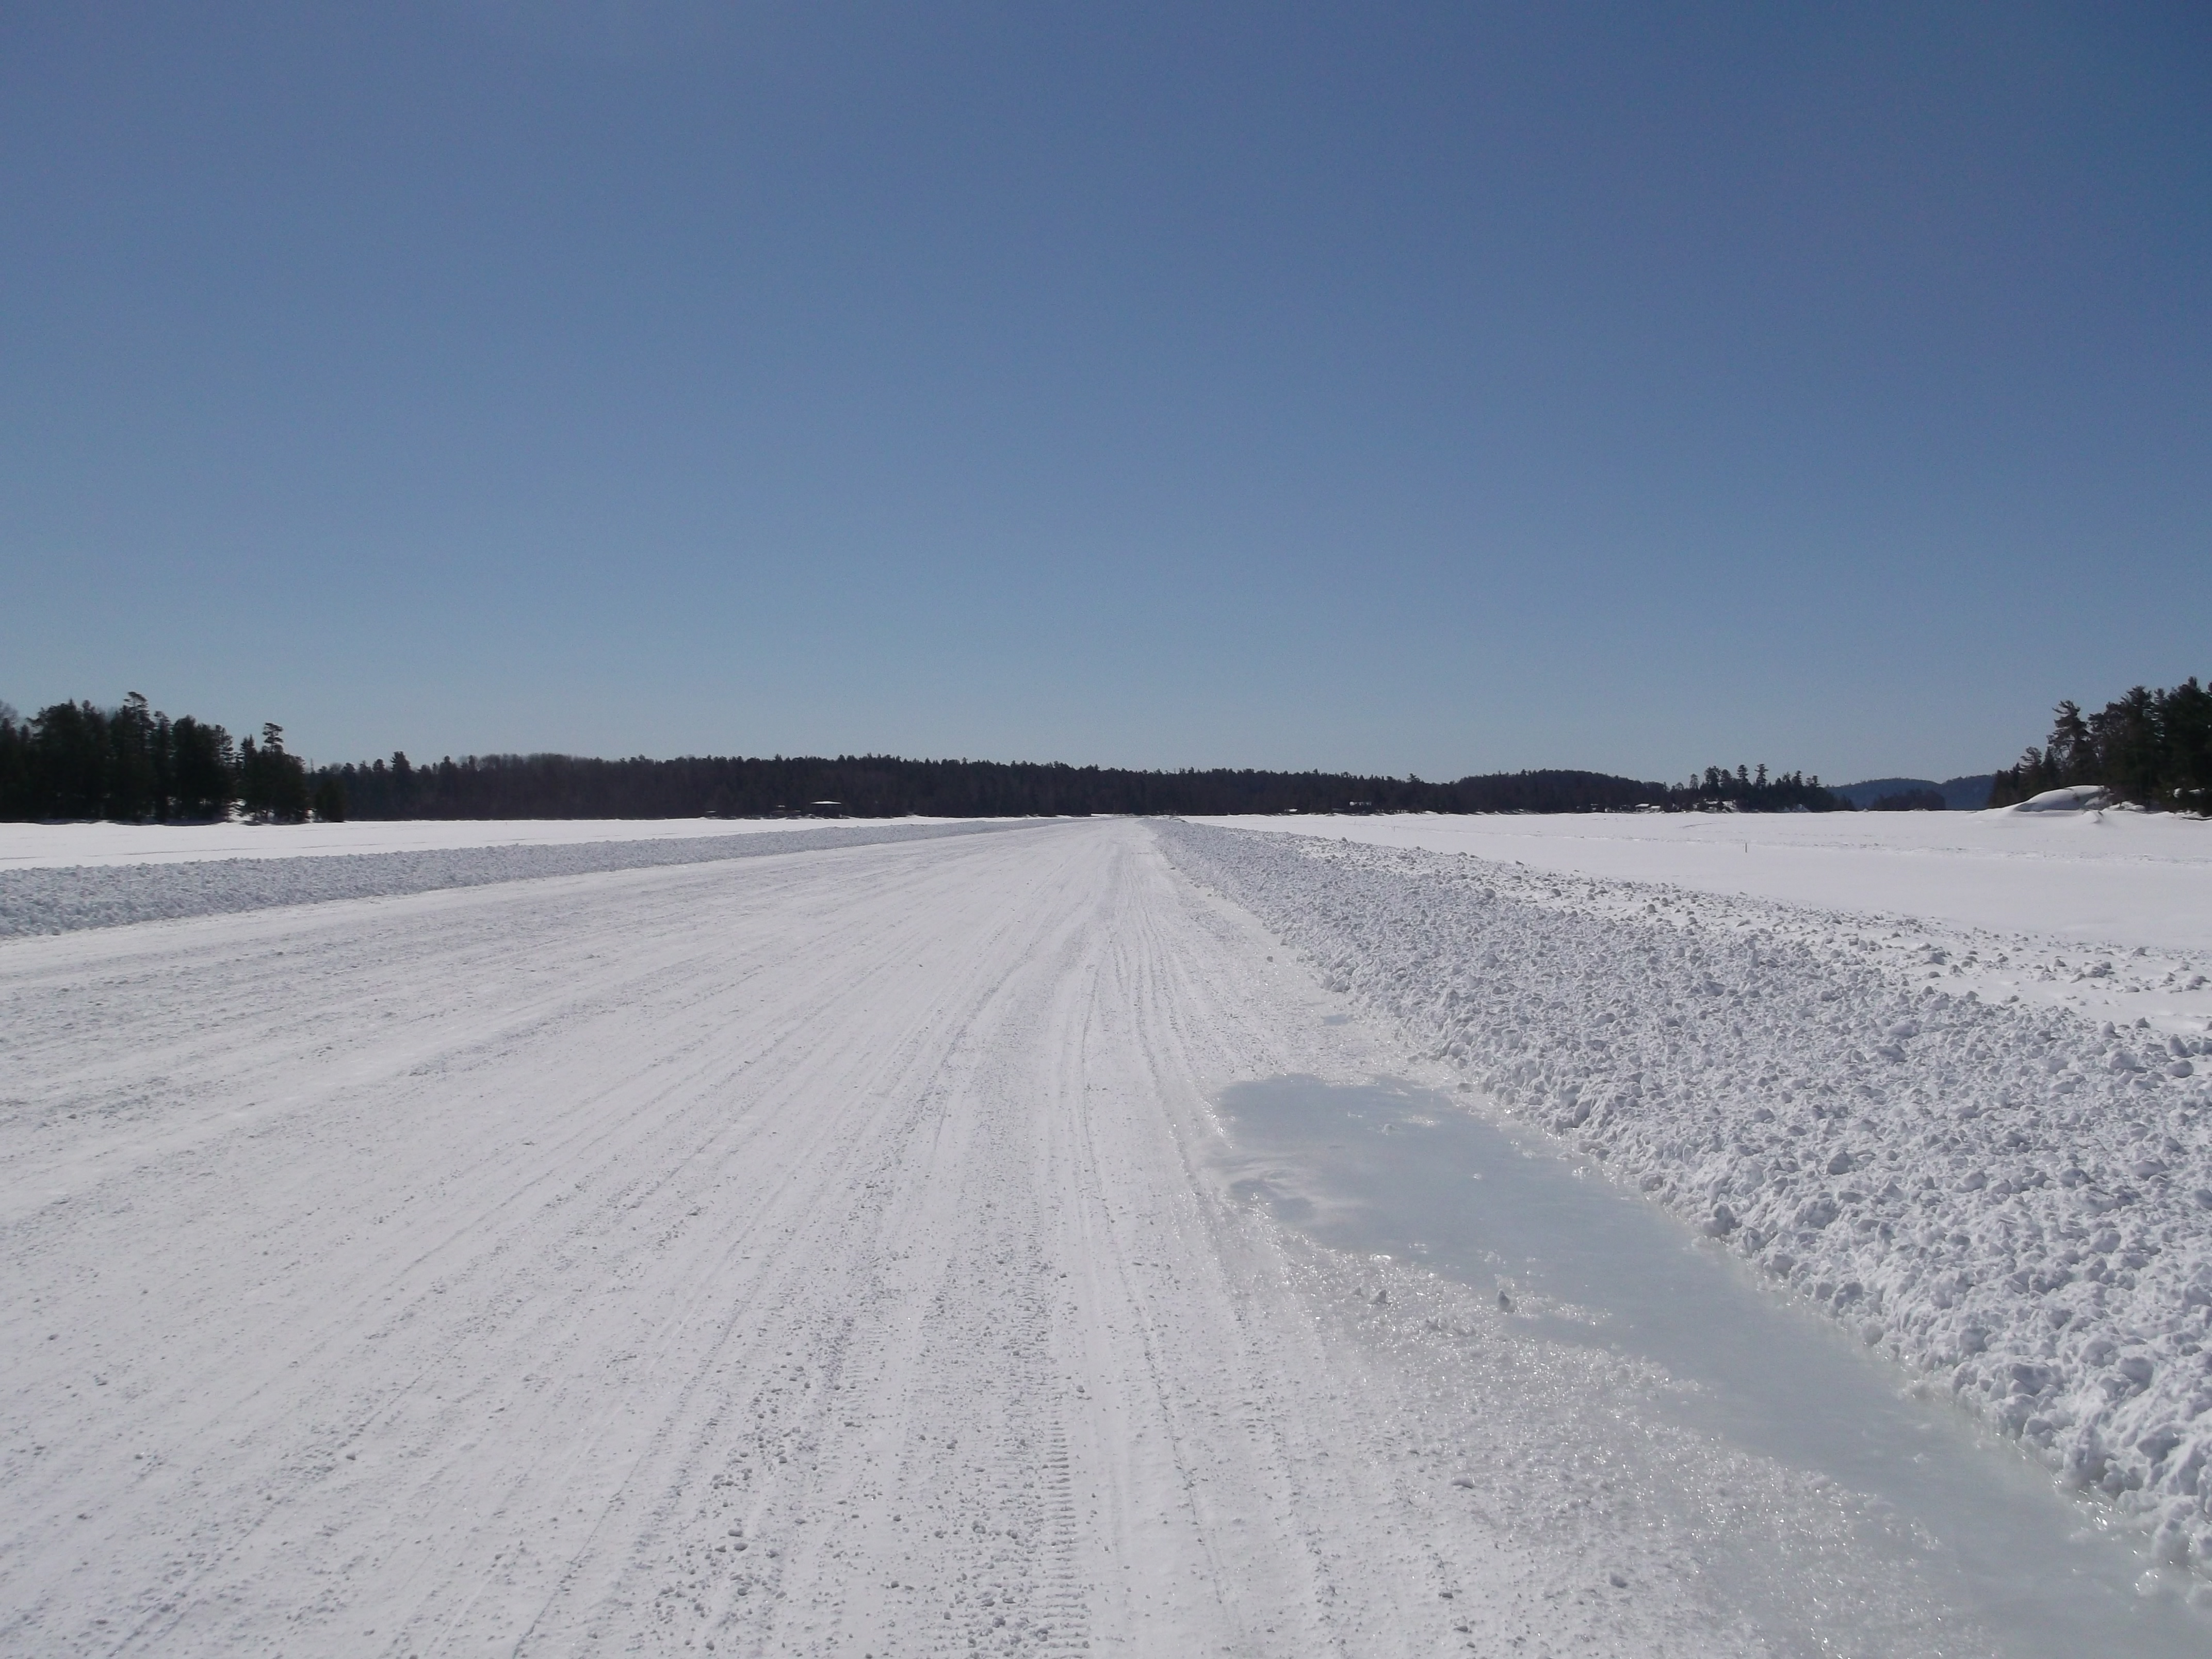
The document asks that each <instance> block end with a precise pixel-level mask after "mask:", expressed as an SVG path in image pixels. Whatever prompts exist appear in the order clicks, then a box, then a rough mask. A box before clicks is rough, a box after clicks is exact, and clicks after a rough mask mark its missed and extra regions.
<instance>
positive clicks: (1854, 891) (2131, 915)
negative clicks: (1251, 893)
mask: <svg viewBox="0 0 2212 1659" xmlns="http://www.w3.org/2000/svg"><path fill="white" fill-rule="evenodd" d="M1200 822H1201V823H1218V824H1225V825H1242V826H1243V827H1245V828H1247V829H1273V830H1281V831H1285V832H1287V833H1291V834H1304V835H1310V836H1323V837H1325V838H1327V839H1328V840H1331V841H1334V840H1337V839H1339V838H1342V839H1345V840H1349V841H1353V842H1362V843H1364V844H1367V845H1370V846H1376V847H1403V848H1424V849H1426V850H1427V851H1430V852H1437V853H1465V854H1470V855H1472V856H1474V857H1476V858H1481V859H1489V860H1496V861H1498V862H1500V863H1508V864H1510V863H1516V862H1517V863H1521V864H1524V865H1527V866H1528V867H1529V868H1531V869H1534V870H1559V871H1566V872H1572V873H1574V874H1576V875H1582V876H1607V877H1611V878H1614V879H1616V880H1622V881H1639V882H1663V883H1667V884H1671V885H1674V886H1678V887H1686V888H1690V889H1692V890H1696V891H1699V892H1705V893H1726V894H1729V895H1735V896H1747V897H1753V898H1771V899H1779V900H1781V901H1783V902H1785V903H1790V904H1800V905H1810V906H1814V907H1816V908H1824V909H1832V910H1852V911H1863V912H1871V913H1875V914H1881V915H1905V916H1912V917H1916V918H1918V919H1919V920H1921V921H1948V922H1955V923H1959V924H1960V925H1962V926H1964V927H1977V928H1983V929H1988V930H1991V931H1996V932H2000V933H2019V932H2025V931H2033V932H2035V933H2039V934H2043V935H2047V936H2049V937H2051V938H2054V939H2079V940H2081V941H2083V942H2085V943H2089V944H2094V945H2103V946H2106V947H2108V948H2109V947H2112V946H2120V947H2124V948H2126V949H2130V950H2132V949H2133V948H2135V947H2136V945H2144V946H2147V947H2149V948H2151V949H2158V948H2160V947H2166V948H2171V949H2179V950H2186V951H2205V950H2208V949H2212V823H2208V822H2206V821H2205V820H2203V819H2201V818H2184V817H2171V816H2167V815H2165V814H2155V813H2143V812H2133V811H2113V812H2047V813H2046V812H2019V811H1997V812H1838V813H1819V814H1814V813H1758V814H1753V813H1733V812H1719V813H1703V812H1652V813H1643V812H1602V813H1587V814H1584V813H1577V814H1571V815H1566V814H1563V815H1559V816H1556V817H1536V816H1530V817H1522V816H1519V815H1513V814H1495V815H1485V816H1479V817H1446V816H1443V815H1441V814H1435V813H1407V814H1402V815H1394V816H1390V817H1313V818H1298V817H1254V818H1206V819H1201V820H1200Z"/></svg>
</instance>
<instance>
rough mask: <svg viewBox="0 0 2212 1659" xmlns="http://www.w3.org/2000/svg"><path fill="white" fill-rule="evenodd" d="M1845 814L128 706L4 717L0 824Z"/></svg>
mask: <svg viewBox="0 0 2212 1659" xmlns="http://www.w3.org/2000/svg"><path fill="white" fill-rule="evenodd" d="M1639 808H1643V809H1649V810H1656V811H1700V810H1702V811H1714V810H1732V811H1754V812H1775V811H1816V812H1825V811H1849V810H1850V808H1849V805H1848V804H1847V803H1845V802H1844V801H1843V800H1842V799H1839V798H1838V797H1837V796H1836V795H1834V794H1832V793H1830V792H1829V791H1827V790H1826V789H1823V788H1822V787H1820V780H1819V779H1818V778H1817V777H1816V778H1810V779H1808V778H1807V777H1805V776H1803V775H1802V774H1799V773H1795V772H1792V773H1787V774H1780V773H1778V774H1771V775H1770V773H1769V772H1768V770H1767V769H1766V768H1765V767H1764V766H1761V767H1759V768H1756V769H1753V768H1751V767H1747V766H1739V767H1737V768H1736V769H1735V770H1734V771H1733V772H1731V771H1729V769H1726V768H1725V767H1718V766H1715V767H1708V768H1707V769H1705V773H1704V774H1703V775H1702V776H1700V777H1698V778H1693V779H1692V780H1690V781H1688V782H1686V783H1681V784H1663V783H1646V782H1639V781H1637V780H1635V779H1633V778H1619V777H1612V776H1608V775H1606V774H1604V773H1601V772H1563V771H1542V772H1508V773H1498V774H1493V775H1490V776H1486V777H1468V778H1462V779H1460V780H1459V781H1457V782H1455V783H1431V782H1428V781H1424V780H1422V779H1420V778H1417V777H1405V778H1388V777H1361V776H1357V775H1350V774H1344V773H1332V772H1258V771H1234V770H1230V769H1215V770H1211V771H1198V770H1188V771H1179V772H1141V771H1129V770H1123V769H1115V768H1109V767H1097V766H1064V765H1041V764H1030V763H1003V762H996V761H965V760H960V761H921V760H901V759H897V758H895V757H889V756H842V757H838V758H836V759H834V760H833V759H823V758H818V757H781V756H779V757H775V758H773V759H768V760H757V759H756V760H747V759H735V758H720V757H707V758H690V759H680V760H647V759H643V758H639V759H633V760H592V759H586V758H580V757H575V756H570V755H472V756H470V757H468V758H466V759H465V760H459V761H456V760H453V759H450V758H448V759H445V760H441V761H439V762H436V763H433V764H425V765H422V766H416V765H414V764H413V763H410V761H409V760H408V758H407V757H406V756H405V755H404V754H394V755H393V756H392V757H391V759H390V760H389V761H382V760H379V761H372V762H369V763H367V764H365V765H355V764H349V765H343V766H328V767H321V768H318V769H309V768H308V767H307V766H306V765H305V764H304V763H302V762H301V759H300V758H299V757H296V756H295V755H293V754H292V753H290V752H289V750H287V749H286V748H285V746H284V735H283V727H282V726H275V725H269V726H263V727H262V728H261V735H260V737H259V738H258V740H257V739H255V738H244V739H242V740H236V741H234V739H233V738H231V736H230V734H229V733H228V732H226V731H225V730H224V729H223V728H222V726H216V725H214V724H211V723H210V722H206V721H203V720H195V719H194V718H192V717H191V716H190V715H185V716H181V717H179V718H178V719H175V720H172V719H171V718H170V717H169V716H168V715H167V714H162V713H160V712H157V711H155V710H154V709H152V708H149V705H148V703H147V702H146V699H145V698H143V696H138V695H137V694H136V693H133V694H132V695H131V696H129V697H127V698H125V700H124V702H123V703H122V705H121V706H120V707H119V708H107V709H103V708H97V707H95V706H94V705H93V704H92V703H89V702H75V703H66V702H65V703H56V704H54V705H53V706H52V707H51V708H42V709H40V711H39V712H38V713H37V714H35V715H33V716H32V717H31V718H29V719H28V720H25V719H22V718H21V717H20V716H18V715H17V714H15V711H14V710H13V709H10V708H8V707H7V706H6V705H4V704H0V819H9V820H15V821H22V820H46V819H82V818H112V819H117V820H119V821H122V822H126V823H142V822H155V823H180V822H190V821H194V820H201V821H204V820H208V819H212V818H220V817H225V816H227V815H228V814H229V813H230V812H232V811H240V812H243V813H244V814H246V816H248V817H257V818H264V819H269V820H273V821H277V822H290V823H298V822H301V821H304V820H305V819H307V817H310V816H313V817H318V818H321V819H325V820H338V819H343V818H346V817H356V818H665V817H779V816H785V817H788V816H818V817H901V816H903V815H905V814H908V813H917V814H921V815H923V816H926V817H1032V816H1040V815H1060V816H1071V817H1079V816H1085V815H1089V814H1091V813H1139V814H1143V813H1150V814H1159V815H1168V814H1182V813H1228V812H1343V811H1355V812H1620V811H1635V810H1637V809H1639Z"/></svg>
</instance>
